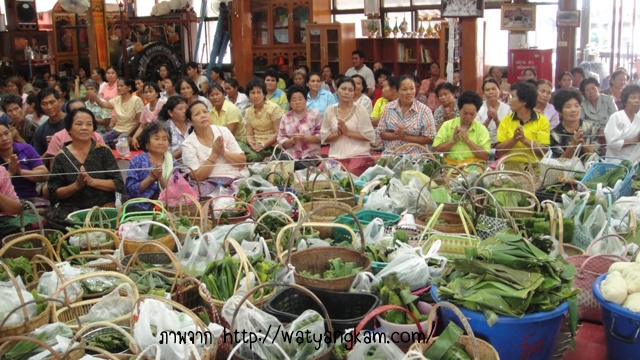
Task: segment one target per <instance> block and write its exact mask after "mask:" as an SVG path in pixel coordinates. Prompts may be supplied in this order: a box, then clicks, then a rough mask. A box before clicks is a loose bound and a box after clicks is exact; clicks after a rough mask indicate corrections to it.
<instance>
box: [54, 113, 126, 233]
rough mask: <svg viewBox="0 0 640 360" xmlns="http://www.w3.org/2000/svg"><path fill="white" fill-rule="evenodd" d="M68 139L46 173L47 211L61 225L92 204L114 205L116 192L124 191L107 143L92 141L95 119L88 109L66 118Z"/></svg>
mask: <svg viewBox="0 0 640 360" xmlns="http://www.w3.org/2000/svg"><path fill="white" fill-rule="evenodd" d="M64 121H65V129H66V130H67V131H68V132H69V136H71V142H70V143H68V144H67V145H65V146H64V147H63V148H62V150H61V151H60V153H58V155H56V157H55V159H54V160H53V166H52V168H51V174H50V176H49V183H48V191H49V200H50V201H51V205H53V207H52V208H51V209H49V212H48V213H47V219H48V220H49V221H50V223H54V224H58V225H59V226H64V225H65V223H66V220H65V219H66V217H67V215H68V214H69V213H71V212H73V211H76V210H81V209H88V208H91V207H94V206H100V207H107V206H113V204H114V202H115V193H116V192H119V193H124V190H125V188H124V182H123V181H122V175H121V173H120V169H119V168H118V164H117V163H116V159H115V157H114V156H113V153H112V152H111V150H110V149H109V148H108V147H106V146H101V145H97V144H96V142H95V141H94V140H93V138H92V135H93V131H94V130H95V129H96V126H97V124H96V118H95V116H94V115H93V113H92V112H91V111H89V110H87V109H83V108H81V109H76V110H74V111H72V112H71V113H69V114H68V115H67V116H66V118H65V120H64Z"/></svg>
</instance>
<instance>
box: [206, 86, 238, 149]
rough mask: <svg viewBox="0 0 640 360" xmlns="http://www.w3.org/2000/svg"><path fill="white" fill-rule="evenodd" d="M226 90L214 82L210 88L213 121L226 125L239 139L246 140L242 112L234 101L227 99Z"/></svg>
mask: <svg viewBox="0 0 640 360" xmlns="http://www.w3.org/2000/svg"><path fill="white" fill-rule="evenodd" d="M225 96H226V92H225V91H224V88H223V87H222V85H220V84H213V85H211V87H210V88H209V101H211V111H210V113H211V123H212V124H213V125H218V126H225V127H226V128H227V129H229V131H231V133H232V134H233V136H234V137H235V138H236V140H237V141H245V140H246V138H245V126H244V121H243V120H242V113H241V112H240V109H238V108H237V107H236V106H235V105H233V103H232V102H231V101H229V100H227V99H226V97H225Z"/></svg>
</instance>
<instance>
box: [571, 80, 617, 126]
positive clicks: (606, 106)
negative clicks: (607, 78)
mask: <svg viewBox="0 0 640 360" xmlns="http://www.w3.org/2000/svg"><path fill="white" fill-rule="evenodd" d="M580 92H582V95H583V96H584V99H585V100H586V101H583V102H582V119H583V120H586V121H590V122H593V123H594V124H595V126H596V128H597V129H598V131H600V132H603V131H604V128H605V126H607V121H609V118H610V117H611V115H613V113H615V112H616V111H618V107H617V106H616V102H615V100H613V97H612V96H610V95H606V94H601V93H600V83H598V80H596V79H594V78H586V79H584V80H582V83H580Z"/></svg>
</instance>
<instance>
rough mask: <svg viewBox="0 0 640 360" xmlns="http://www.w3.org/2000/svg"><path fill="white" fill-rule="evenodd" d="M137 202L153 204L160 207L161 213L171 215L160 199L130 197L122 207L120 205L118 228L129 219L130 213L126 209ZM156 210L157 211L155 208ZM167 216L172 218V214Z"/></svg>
mask: <svg viewBox="0 0 640 360" xmlns="http://www.w3.org/2000/svg"><path fill="white" fill-rule="evenodd" d="M135 204H151V205H153V206H154V207H158V208H159V209H160V210H159V211H158V212H159V213H160V214H166V215H169V213H168V212H167V209H166V208H165V207H164V205H163V204H162V202H160V201H159V200H152V199H145V198H135V199H130V200H128V201H127V202H125V203H124V204H122V207H120V210H118V216H117V217H116V228H119V227H120V224H122V223H124V222H126V221H127V218H128V216H129V214H127V212H126V210H127V208H128V207H129V206H130V205H135ZM154 212H156V211H155V210H154ZM167 218H170V216H167Z"/></svg>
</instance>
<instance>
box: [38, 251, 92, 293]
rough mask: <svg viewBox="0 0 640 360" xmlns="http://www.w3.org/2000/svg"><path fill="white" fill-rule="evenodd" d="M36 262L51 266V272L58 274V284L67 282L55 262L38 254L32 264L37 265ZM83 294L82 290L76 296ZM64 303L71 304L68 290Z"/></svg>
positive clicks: (65, 291) (65, 290)
mask: <svg viewBox="0 0 640 360" xmlns="http://www.w3.org/2000/svg"><path fill="white" fill-rule="evenodd" d="M35 260H37V261H38V262H43V263H45V264H47V265H49V267H50V268H51V271H53V272H54V273H55V274H56V276H57V277H58V281H57V282H56V283H59V284H62V283H63V282H64V281H65V277H64V276H63V275H62V273H61V272H60V269H58V266H57V265H56V264H54V263H53V261H51V260H50V259H49V258H47V257H46V256H42V255H40V254H36V255H35V256H34V257H33V259H32V260H31V261H32V263H34V265H35V263H36V261H35ZM56 290H57V289H56ZM83 292H84V291H83V289H82V288H80V293H79V294H77V295H76V296H82V294H83ZM64 301H65V303H67V304H71V300H70V299H69V293H68V292H67V289H64Z"/></svg>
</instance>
